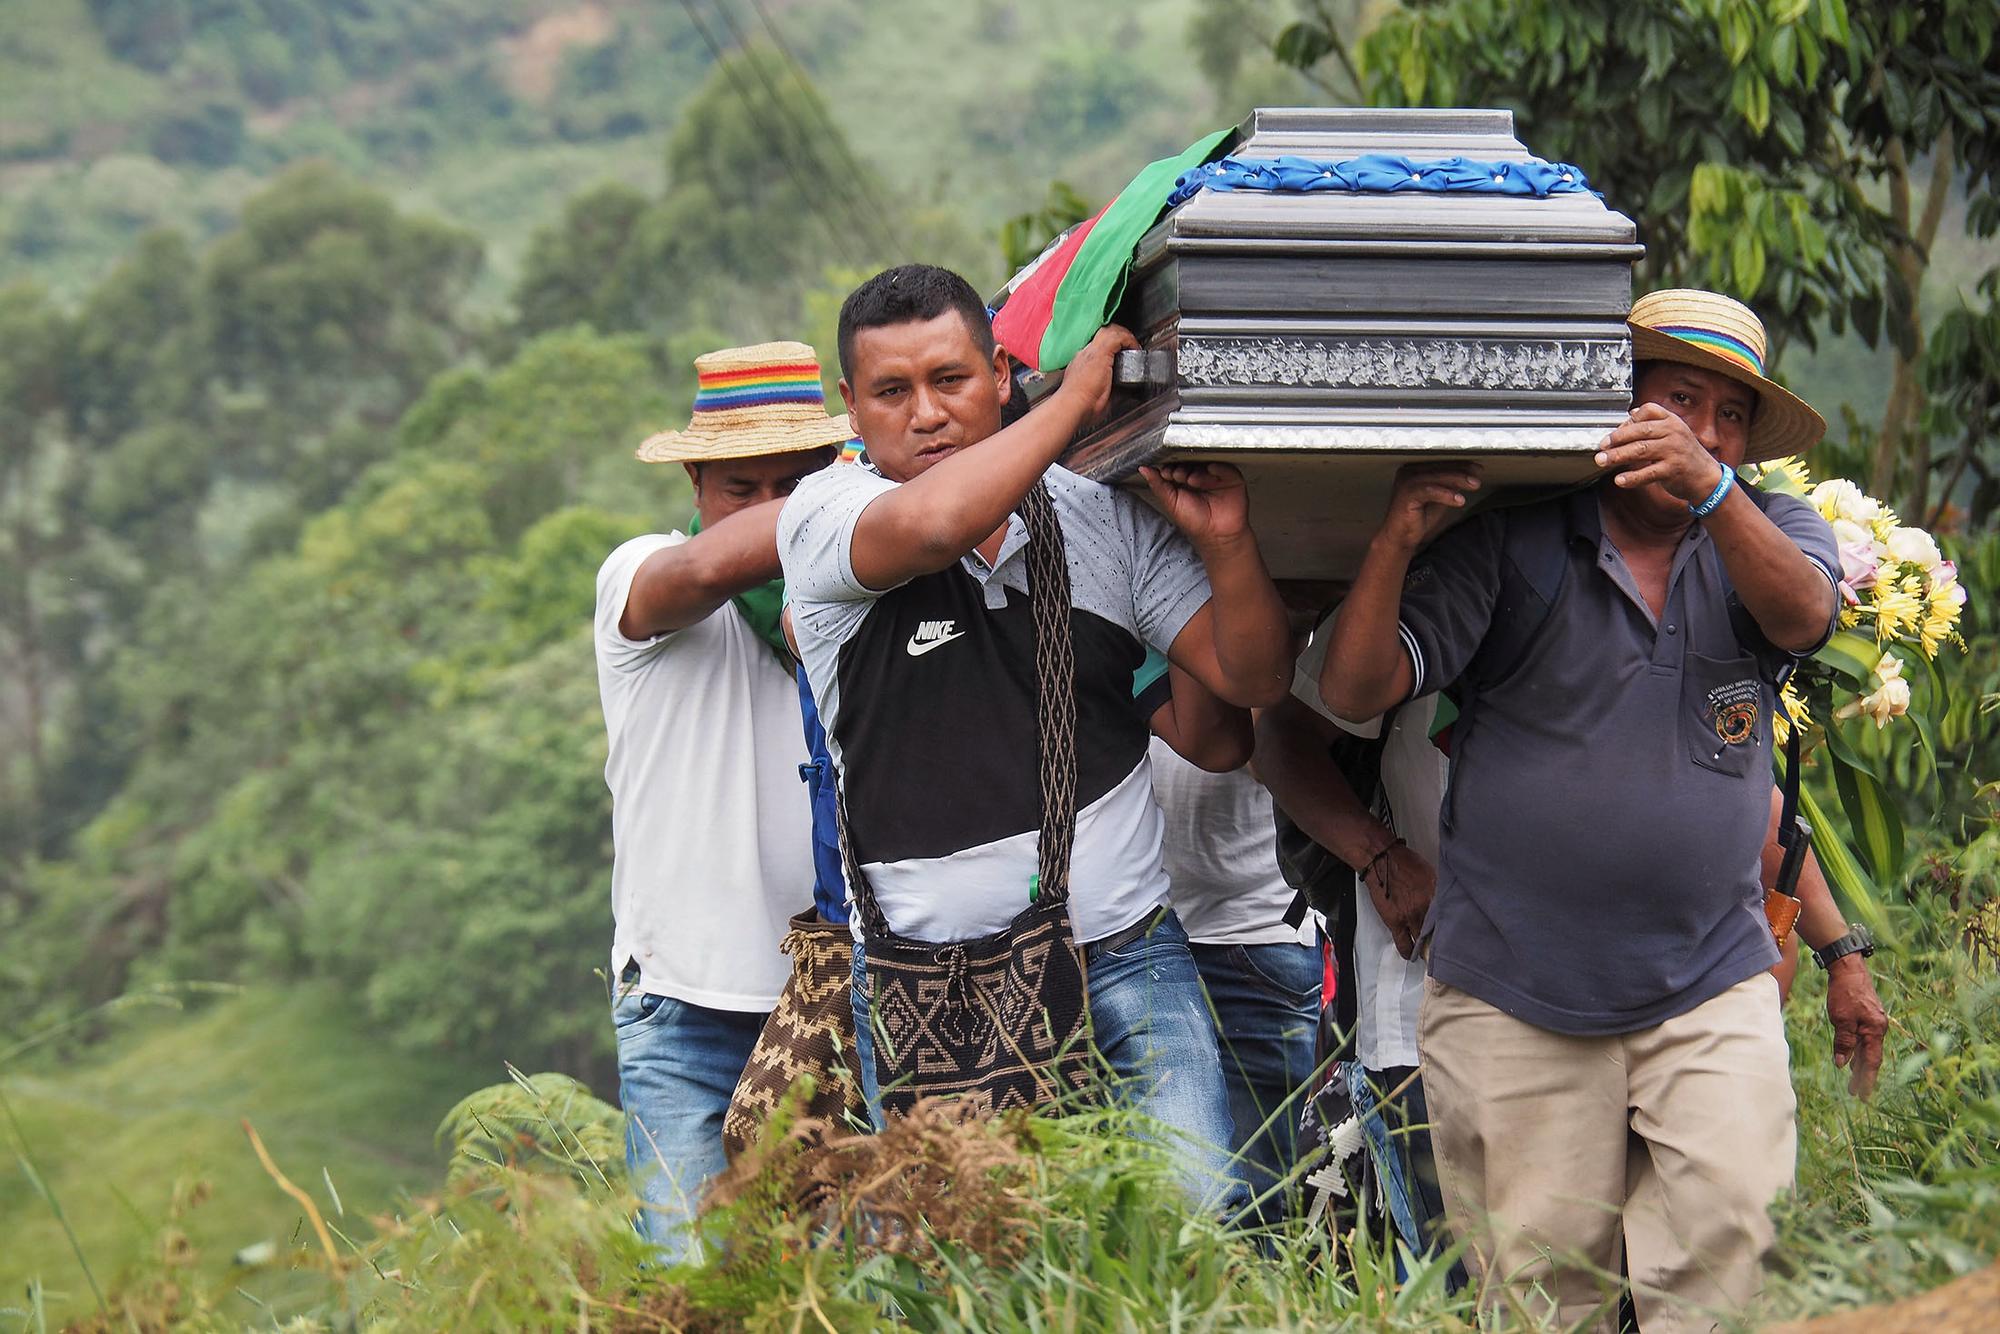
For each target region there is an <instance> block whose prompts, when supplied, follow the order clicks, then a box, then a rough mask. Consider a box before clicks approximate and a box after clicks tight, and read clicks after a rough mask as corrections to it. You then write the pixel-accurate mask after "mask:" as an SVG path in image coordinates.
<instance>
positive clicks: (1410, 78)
mask: <svg viewBox="0 0 2000 1334" xmlns="http://www.w3.org/2000/svg"><path fill="white" fill-rule="evenodd" d="M1396 78H1397V81H1398V82H1400V83H1401V84H1402V85H1403V96H1404V97H1406V98H1408V99H1409V102H1410V104H1411V105H1412V106H1420V105H1422V103H1423V100H1424V55H1423V52H1422V51H1420V50H1418V49H1417V44H1416V43H1415V42H1411V43H1410V44H1409V45H1408V46H1406V47H1404V48H1403V55H1402V58H1401V59H1399V60H1398V61H1397V62H1396Z"/></svg>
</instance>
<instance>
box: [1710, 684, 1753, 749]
mask: <svg viewBox="0 0 2000 1334" xmlns="http://www.w3.org/2000/svg"><path fill="white" fill-rule="evenodd" d="M1760 697H1761V694H1760V691H1759V689H1758V685H1757V683H1756V682H1755V681H1747V680H1746V681H1732V682H1730V683H1729V684H1728V685H1726V686H1717V687H1716V688H1715V689H1713V690H1711V691H1709V692H1708V701H1707V703H1708V709H1707V712H1708V721H1709V724H1710V726H1712V727H1714V728H1715V735H1716V736H1717V737H1719V738H1721V740H1722V741H1723V743H1724V744H1725V745H1731V746H1740V745H1742V744H1743V743H1744V742H1746V741H1748V740H1750V738H1751V737H1753V736H1755V735H1756V732H1757V715H1758V714H1759V713H1760V712H1761V710H1760V709H1759V708H1758V701H1759V699H1760Z"/></svg>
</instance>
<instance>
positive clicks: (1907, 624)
mask: <svg viewBox="0 0 2000 1334" xmlns="http://www.w3.org/2000/svg"><path fill="white" fill-rule="evenodd" d="M1909 583H1910V581H1909V580H1908V579H1886V578H1885V579H1878V580H1877V581H1876V582H1875V590H1874V591H1875V596H1874V598H1873V599H1872V601H1871V604H1870V605H1871V606H1872V607H1873V609H1874V612H1875V642H1877V643H1878V644H1879V643H1887V642H1888V641H1889V640H1891V639H1899V638H1901V637H1902V635H1903V632H1904V631H1905V630H1906V629H1908V630H1914V629H1916V628H1917V626H1918V625H1920V624H1921V623H1922V622H1923V617H1924V598H1923V594H1922V591H1921V589H1922V582H1921V581H1918V587H1917V590H1915V591H1913V590H1912V589H1910V588H1909V587H1908V585H1909Z"/></svg>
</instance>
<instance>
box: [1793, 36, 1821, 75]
mask: <svg viewBox="0 0 2000 1334" xmlns="http://www.w3.org/2000/svg"><path fill="white" fill-rule="evenodd" d="M1796 31H1797V32H1798V35H1799V66H1800V69H1801V71H1802V72H1803V73H1804V74H1805V85H1806V87H1808V88H1810V87H1812V86H1813V85H1814V84H1816V83H1818V82H1819V67H1820V61H1821V58H1822V57H1821V54H1820V45H1819V38H1817V37H1815V36H1813V33H1812V29H1810V28H1799V29H1797V30H1796Z"/></svg>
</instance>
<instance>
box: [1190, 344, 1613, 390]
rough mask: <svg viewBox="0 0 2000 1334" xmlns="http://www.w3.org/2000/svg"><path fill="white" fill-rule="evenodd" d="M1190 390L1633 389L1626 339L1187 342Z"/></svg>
mask: <svg viewBox="0 0 2000 1334" xmlns="http://www.w3.org/2000/svg"><path fill="white" fill-rule="evenodd" d="M1177 365H1178V368H1179V371H1180V377H1181V383H1182V385H1183V386H1184V387H1186V388H1190V389H1210V388H1213V389H1219V388H1225V387H1229V386H1235V385H1287V386H1296V387H1299V388H1324V389H1493V390H1515V391H1521V392H1529V391H1541V392H1562V391H1571V392H1574V391H1579V390H1581V391H1596V392H1611V391H1619V392H1623V393H1630V392H1631V390H1632V344H1631V342H1630V340H1627V339H1612V338H1606V339H1524V340H1516V339H1472V338H1185V339H1182V340H1181V343H1180V348H1179V351H1178V353H1177Z"/></svg>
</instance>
